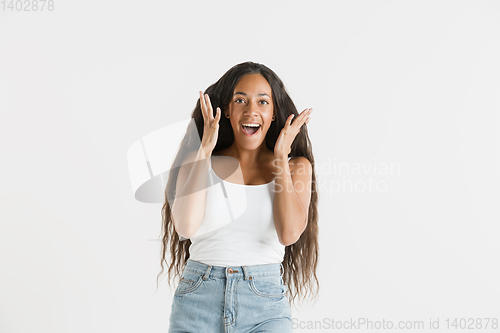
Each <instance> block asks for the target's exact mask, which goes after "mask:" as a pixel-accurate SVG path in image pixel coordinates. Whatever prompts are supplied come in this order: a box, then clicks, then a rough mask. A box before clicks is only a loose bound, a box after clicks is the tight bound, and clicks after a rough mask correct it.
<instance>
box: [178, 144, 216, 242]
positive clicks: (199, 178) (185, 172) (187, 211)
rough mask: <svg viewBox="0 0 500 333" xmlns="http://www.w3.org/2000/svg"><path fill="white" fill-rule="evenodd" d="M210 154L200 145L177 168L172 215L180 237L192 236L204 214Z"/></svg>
mask: <svg viewBox="0 0 500 333" xmlns="http://www.w3.org/2000/svg"><path fill="white" fill-rule="evenodd" d="M211 155H212V153H211V151H210V152H209V151H207V150H204V149H203V148H202V147H200V149H199V150H198V152H193V153H191V154H190V155H188V157H187V158H186V160H185V161H184V162H183V164H182V166H181V167H180V169H179V175H178V177H177V184H176V196H175V200H174V203H173V206H172V216H173V221H174V227H175V230H176V231H177V233H178V234H179V235H181V236H182V237H185V238H191V237H193V236H194V235H195V233H196V231H198V229H199V228H200V225H201V221H202V220H203V216H204V215H205V199H206V187H207V176H208V166H209V159H210V156H211Z"/></svg>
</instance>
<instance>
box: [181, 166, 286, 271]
mask: <svg viewBox="0 0 500 333" xmlns="http://www.w3.org/2000/svg"><path fill="white" fill-rule="evenodd" d="M288 160H290V158H289V159H288ZM274 188H275V181H274V180H273V181H271V182H270V183H267V184H262V185H241V184H235V183H229V182H227V181H225V180H222V179H221V178H219V177H218V176H217V174H216V173H215V172H214V171H213V169H212V159H211V158H210V161H209V168H208V177H207V192H206V201H205V215H204V217H203V220H202V222H201V225H200V228H199V229H198V231H197V232H196V233H195V235H194V236H193V237H191V245H190V247H189V258H190V259H192V260H196V261H199V262H202V263H204V264H207V265H212V266H223V267H226V266H247V265H262V264H273V263H281V262H282V261H283V258H284V255H285V246H284V245H282V244H281V243H280V242H279V239H278V234H277V232H276V228H275V226H274V218H273V202H274Z"/></svg>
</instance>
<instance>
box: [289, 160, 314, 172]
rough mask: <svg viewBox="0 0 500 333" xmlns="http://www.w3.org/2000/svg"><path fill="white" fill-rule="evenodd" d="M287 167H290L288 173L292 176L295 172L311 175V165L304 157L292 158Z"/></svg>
mask: <svg viewBox="0 0 500 333" xmlns="http://www.w3.org/2000/svg"><path fill="white" fill-rule="evenodd" d="M288 165H289V167H290V173H292V174H294V173H296V172H298V173H299V174H311V173H312V164H311V162H310V161H309V160H308V159H307V158H306V157H304V156H297V157H292V158H291V159H290V160H289V161H288Z"/></svg>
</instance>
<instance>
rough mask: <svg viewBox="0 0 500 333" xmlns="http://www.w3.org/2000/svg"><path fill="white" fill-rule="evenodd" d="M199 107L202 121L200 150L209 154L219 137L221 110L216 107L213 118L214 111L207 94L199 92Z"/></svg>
mask: <svg viewBox="0 0 500 333" xmlns="http://www.w3.org/2000/svg"><path fill="white" fill-rule="evenodd" d="M200 106H201V113H202V115H203V120H204V124H205V125H204V128H203V138H202V140H201V148H202V149H203V150H204V151H205V152H206V153H207V154H208V153H211V152H212V151H213V150H214V148H215V145H216V143H217V138H218V136H219V120H220V116H221V110H220V108H219V107H217V114H216V116H215V118H214V116H213V114H214V111H213V109H212V103H211V102H210V97H209V96H208V94H205V95H204V94H203V92H201V91H200Z"/></svg>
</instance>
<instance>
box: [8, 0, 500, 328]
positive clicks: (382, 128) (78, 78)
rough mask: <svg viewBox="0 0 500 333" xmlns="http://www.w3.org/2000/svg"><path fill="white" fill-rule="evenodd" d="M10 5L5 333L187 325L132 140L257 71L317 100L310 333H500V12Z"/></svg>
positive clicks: (57, 2)
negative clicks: (230, 80)
mask: <svg viewBox="0 0 500 333" xmlns="http://www.w3.org/2000/svg"><path fill="white" fill-rule="evenodd" d="M9 4H10V3H9V1H7V0H6V2H5V4H4V3H2V4H0V5H2V6H5V7H2V9H1V12H0V145H1V153H2V155H1V156H2V157H1V158H2V163H1V168H2V172H1V176H0V177H1V178H0V181H1V186H0V199H1V201H0V202H1V211H0V332H2V333H3V332H8V333H15V332H51V333H56V332H71V333H73V332H82V333H83V332H85V333H89V332H166V331H167V327H168V317H169V314H170V306H171V300H172V296H173V290H171V289H169V288H168V284H167V279H166V278H164V279H163V280H161V284H160V287H159V289H158V291H156V275H157V274H158V273H159V271H160V266H159V263H160V251H159V249H160V245H159V242H158V241H155V239H158V237H159V235H160V227H161V215H160V209H161V205H160V204H145V203H142V202H139V201H136V200H135V199H134V195H133V192H132V188H131V185H130V178H129V173H128V172H129V171H128V166H127V156H126V153H127V149H128V148H129V147H130V145H131V144H132V143H133V142H135V141H136V140H138V139H140V138H141V137H143V136H145V135H147V134H148V133H151V132H153V131H155V130H157V129H159V128H162V127H165V126H167V125H169V124H173V123H175V122H178V121H181V120H185V119H187V118H188V117H190V115H191V112H192V110H193V109H194V107H195V103H196V100H197V98H198V97H199V94H198V91H199V90H205V89H206V88H207V87H208V86H209V85H210V84H212V83H214V82H215V81H217V80H218V79H219V78H220V77H221V76H222V75H223V74H224V73H225V72H226V71H227V70H228V69H229V68H231V67H232V66H234V65H236V64H238V63H241V62H244V61H248V60H251V61H255V62H259V63H263V64H265V65H267V66H268V67H270V68H271V69H273V70H274V71H275V72H276V73H277V74H278V75H279V76H280V77H281V79H282V80H283V81H284V83H285V85H286V87H287V89H288V91H289V93H290V95H291V97H292V99H293V100H294V102H295V104H296V106H297V108H298V109H299V112H300V111H302V110H304V109H305V108H309V107H312V108H314V112H313V115H312V119H311V121H310V123H309V125H308V128H309V135H310V138H311V141H312V143H313V152H314V155H315V160H316V161H315V162H316V174H317V177H318V183H319V197H320V201H319V219H320V220H319V226H320V239H319V242H320V248H321V252H320V264H319V268H318V274H319V278H320V282H321V287H320V288H321V289H320V296H319V300H318V302H317V303H316V304H314V306H313V305H312V304H310V305H302V306H301V307H300V308H299V310H300V311H298V310H296V309H294V310H293V317H294V325H295V327H296V329H295V332H311V331H328V330H329V329H328V327H327V325H328V324H329V320H336V321H337V320H338V321H349V320H358V318H365V319H367V320H371V321H372V322H373V325H374V327H373V329H366V330H365V329H360V328H358V329H356V330H357V331H367V332H371V331H382V330H381V329H377V328H376V327H375V326H377V325H378V324H377V323H382V321H383V320H385V321H386V322H387V321H392V322H393V324H394V325H397V324H398V322H399V321H400V320H403V321H410V324H409V325H416V324H412V323H413V322H417V321H422V322H423V325H424V326H423V327H424V328H425V330H430V323H429V321H430V320H437V319H439V320H440V322H439V323H440V326H439V328H436V327H434V328H435V329H433V331H444V330H446V328H450V329H452V328H453V327H447V326H446V324H447V323H446V320H447V319H448V320H450V324H451V323H452V320H453V319H454V318H458V319H460V318H465V319H467V320H468V321H467V326H464V323H463V321H462V322H461V323H458V324H459V325H462V326H461V327H462V328H464V329H463V331H466V329H465V328H466V327H469V326H468V324H469V323H470V320H471V319H469V318H472V319H473V320H474V325H476V322H477V320H478V318H483V321H482V323H483V325H484V324H486V319H487V318H490V326H489V327H488V329H485V328H484V326H483V329H481V330H479V331H484V332H493V331H498V328H497V329H496V330H493V328H492V326H491V325H492V322H493V321H494V320H493V319H494V318H497V320H498V318H499V317H500V301H499V300H500V285H499V284H498V281H500V268H499V266H498V262H499V257H500V256H499V255H500V239H499V238H500V236H499V235H500V232H499V231H500V227H499V222H500V212H499V209H498V208H499V203H500V191H499V188H500V79H499V78H500V62H499V61H498V59H500V2H498V1H310V2H307V4H306V2H305V1H266V2H264V1H251V2H233V1H210V2H209V1H197V2H189V1H187V2H180V1H175V2H174V1H170V2H161V1H146V2H144V1H143V2H138V1H135V2H132V1H61V0H54V1H53V2H52V4H53V6H54V7H51V8H52V10H49V9H48V7H45V8H44V10H43V11H42V10H40V8H38V10H30V11H27V10H26V11H25V10H16V9H15V8H14V9H12V8H9V7H8V5H9ZM21 4H22V8H25V7H26V5H27V4H30V6H31V5H33V0H30V1H26V2H25V1H23V2H22V3H21V2H20V3H19V4H17V6H21ZM15 6H16V5H15V4H14V7H15ZM39 6H40V4H39ZM46 6H47V4H46ZM18 8H20V7H18ZM30 8H32V7H30ZM30 8H28V9H30ZM387 167H388V168H387ZM351 185H352V186H353V187H352V188H351ZM155 291H156V292H155ZM313 325H316V326H314V327H313ZM301 327H302V328H301ZM377 327H378V326H377ZM407 327H409V326H407ZM474 327H475V326H474ZM361 328H366V327H361ZM407 330H410V329H407ZM420 331H422V329H420ZM454 331H462V329H460V326H459V327H458V329H454ZM468 331H470V330H468Z"/></svg>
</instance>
